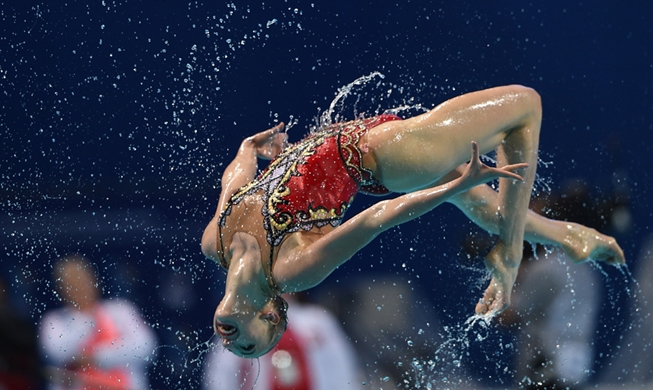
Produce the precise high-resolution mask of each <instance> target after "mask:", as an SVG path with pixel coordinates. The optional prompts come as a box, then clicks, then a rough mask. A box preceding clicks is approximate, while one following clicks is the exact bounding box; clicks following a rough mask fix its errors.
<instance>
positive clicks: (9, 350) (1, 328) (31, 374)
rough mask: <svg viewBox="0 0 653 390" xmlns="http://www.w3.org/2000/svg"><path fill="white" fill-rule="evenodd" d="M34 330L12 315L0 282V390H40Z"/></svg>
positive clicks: (18, 316) (39, 373)
mask: <svg viewBox="0 0 653 390" xmlns="http://www.w3.org/2000/svg"><path fill="white" fill-rule="evenodd" d="M40 369H41V367H40V363H39V353H38V344H37V341H36V329H34V327H33V326H31V324H30V323H29V322H28V321H26V320H25V319H24V318H22V317H21V316H20V315H18V314H17V313H16V310H14V308H13V307H12V306H11V305H10V303H9V299H8V298H7V296H6V285H5V283H4V280H2V279H0V389H2V390H5V389H7V390H27V389H31V390H35V389H40V388H41V383H40V381H39V379H40V377H41V372H40Z"/></svg>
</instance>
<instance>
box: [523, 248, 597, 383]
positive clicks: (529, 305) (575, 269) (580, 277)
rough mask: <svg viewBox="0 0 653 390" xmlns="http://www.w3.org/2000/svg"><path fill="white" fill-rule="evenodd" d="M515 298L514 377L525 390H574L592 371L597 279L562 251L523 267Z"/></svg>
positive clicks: (549, 254)
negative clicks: (515, 347)
mask: <svg viewBox="0 0 653 390" xmlns="http://www.w3.org/2000/svg"><path fill="white" fill-rule="evenodd" d="M522 264H523V265H522V270H521V275H520V278H519V281H518V282H519V284H518V285H517V287H516V289H515V292H514V294H513V306H512V310H514V311H515V312H516V313H517V315H518V317H519V325H520V326H519V337H518V341H517V346H518V347H517V367H516V378H517V380H518V381H519V382H520V383H521V384H522V385H523V386H524V388H526V389H576V388H580V387H581V386H583V385H585V384H586V383H587V381H588V379H589V378H590V374H591V372H592V367H593V358H594V349H593V343H592V340H593V338H594V335H595V328H596V320H597V315H598V312H599V310H600V296H601V293H600V291H599V289H598V286H599V285H600V278H599V276H598V274H597V272H595V270H593V269H591V267H590V266H589V265H588V264H579V265H574V264H573V263H572V261H571V260H570V259H569V258H567V256H566V255H565V254H564V252H562V251H561V250H557V249H556V250H552V251H549V252H544V251H542V252H540V253H539V254H538V255H537V257H536V258H534V259H533V258H531V259H527V261H526V262H523V263H522Z"/></svg>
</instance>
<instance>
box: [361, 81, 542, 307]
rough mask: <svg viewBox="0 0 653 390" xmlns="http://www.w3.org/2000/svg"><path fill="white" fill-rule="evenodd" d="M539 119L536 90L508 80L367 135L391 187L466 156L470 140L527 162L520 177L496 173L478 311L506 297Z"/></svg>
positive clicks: (407, 188)
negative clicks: (487, 278)
mask: <svg viewBox="0 0 653 390" xmlns="http://www.w3.org/2000/svg"><path fill="white" fill-rule="evenodd" d="M541 119H542V110H541V102H540V97H539V95H538V94H537V93H536V92H535V91H533V90H532V89H530V88H525V87H521V86H507V87H498V88H492V89H488V90H484V91H478V92H473V93H469V94H466V95H462V96H459V97H457V98H454V99H451V100H449V101H447V102H445V103H443V104H441V105H439V106H437V107H436V108H434V109H433V110H431V111H429V112H428V113H425V114H422V115H419V116H417V117H414V118H410V119H407V120H404V121H396V122H387V123H384V124H382V125H379V126H377V127H375V128H373V129H371V130H370V132H369V135H368V145H369V147H370V150H371V152H372V153H373V155H374V157H375V159H376V162H377V166H376V167H374V168H375V169H374V171H375V172H374V174H375V177H377V178H378V179H379V180H380V181H381V183H382V184H383V185H385V186H386V187H387V188H389V189H390V190H393V191H397V192H411V191H414V190H416V189H418V188H420V187H422V188H423V187H424V186H428V185H432V183H434V182H435V181H436V180H437V179H439V178H440V177H442V176H444V175H445V174H447V173H448V172H450V171H452V170H453V169H455V168H456V167H457V166H458V165H459V164H461V163H464V162H465V161H466V160H467V150H468V148H469V144H470V142H471V141H476V142H477V144H478V146H479V149H480V150H481V152H482V153H487V152H489V151H490V150H493V149H496V150H497V157H498V162H499V165H500V166H503V165H506V164H516V163H522V162H525V163H528V164H529V167H528V168H524V169H522V170H520V171H518V172H516V173H518V174H520V175H521V176H522V177H523V178H524V181H523V182H517V181H515V180H507V179H500V180H499V195H498V196H499V204H498V205H499V208H498V213H499V219H498V224H497V227H498V234H499V238H500V242H499V243H498V244H497V246H496V247H495V248H494V249H493V250H492V251H491V252H490V254H489V255H488V256H487V258H486V266H487V267H488V269H489V270H490V271H491V273H492V281H491V282H490V286H489V287H488V288H487V290H486V292H485V294H484V297H483V300H482V303H481V304H479V305H478V306H477V308H476V311H477V313H479V314H487V313H494V312H500V311H502V310H504V309H505V308H506V307H507V306H508V305H509V303H510V295H511V292H512V286H513V284H514V282H515V278H516V276H517V270H518V268H519V264H520V262H521V257H522V252H523V239H524V226H525V223H526V215H527V210H528V203H529V200H530V195H531V189H532V185H533V181H534V179H535V169H536V166H537V150H538V145H539V134H540V123H541Z"/></svg>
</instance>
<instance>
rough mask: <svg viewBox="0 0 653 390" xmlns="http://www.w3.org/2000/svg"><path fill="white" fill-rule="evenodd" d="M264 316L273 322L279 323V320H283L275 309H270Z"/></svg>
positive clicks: (274, 323)
mask: <svg viewBox="0 0 653 390" xmlns="http://www.w3.org/2000/svg"><path fill="white" fill-rule="evenodd" d="M262 318H263V319H264V320H266V321H270V323H271V324H273V325H277V324H278V323H279V321H281V317H279V315H278V314H277V313H275V312H273V311H269V312H267V313H265V314H263V316H262Z"/></svg>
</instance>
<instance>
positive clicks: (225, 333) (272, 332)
mask: <svg viewBox="0 0 653 390" xmlns="http://www.w3.org/2000/svg"><path fill="white" fill-rule="evenodd" d="M276 299H281V298H279V297H275V298H273V299H271V300H270V302H268V303H267V304H266V305H265V306H264V307H263V309H262V310H260V311H254V310H251V311H248V310H246V309H244V310H239V311H237V312H231V313H226V312H224V311H223V310H221V307H220V306H218V308H217V310H216V311H215V316H214V318H213V328H214V331H215V333H216V334H217V335H218V336H220V337H221V338H222V345H223V346H224V347H225V348H226V349H228V350H229V351H231V352H232V353H234V354H235V355H238V356H240V357H244V358H257V357H259V356H263V355H265V354H266V353H268V352H269V351H270V350H271V349H272V348H274V346H275V345H277V343H278V342H279V340H280V339H281V336H282V335H283V332H284V331H285V330H286V318H285V306H281V307H279V304H278V303H275V300H276ZM282 301H283V300H282ZM284 304H285V302H284Z"/></svg>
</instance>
